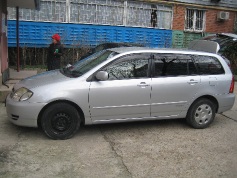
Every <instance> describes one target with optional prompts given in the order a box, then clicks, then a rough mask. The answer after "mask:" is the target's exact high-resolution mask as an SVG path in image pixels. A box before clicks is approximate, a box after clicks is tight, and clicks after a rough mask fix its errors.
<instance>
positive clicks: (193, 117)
mask: <svg viewBox="0 0 237 178" xmlns="http://www.w3.org/2000/svg"><path fill="white" fill-rule="evenodd" d="M215 115H216V105H215V104H214V103H213V102H212V101H210V100H209V99H206V98H202V99H199V100H197V101H196V102H195V103H193V104H192V105H191V107H190V109H189V111H188V114H187V117H186V120H187V122H188V123H189V125H191V126H192V127H193V128H196V129H203V128H206V127H208V126H209V125H210V124H211V123H212V122H213V120H214V118H215Z"/></svg>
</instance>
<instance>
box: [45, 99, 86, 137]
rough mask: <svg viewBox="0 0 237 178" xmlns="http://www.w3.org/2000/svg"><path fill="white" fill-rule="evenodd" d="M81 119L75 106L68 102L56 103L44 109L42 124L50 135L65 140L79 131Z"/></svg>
mask: <svg viewBox="0 0 237 178" xmlns="http://www.w3.org/2000/svg"><path fill="white" fill-rule="evenodd" d="M80 121H81V119H80V115H79V113H78V111H77V110H76V108H75V107H73V106H72V105H70V104H68V103H56V104H53V105H51V106H49V107H48V108H47V109H46V110H45V111H44V113H43V115H42V118H41V126H42V129H43V131H44V133H45V134H46V135H47V136H48V137H50V138H52V139H58V140H64V139H68V138H71V137H72V136H73V135H74V134H75V133H76V132H77V131H78V129H79V127H80Z"/></svg>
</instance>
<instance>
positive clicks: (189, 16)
mask: <svg viewBox="0 0 237 178" xmlns="http://www.w3.org/2000/svg"><path fill="white" fill-rule="evenodd" d="M204 28H205V10H198V9H187V10H186V18H185V30H186V31H195V32H203V31H204V30H205V29H204Z"/></svg>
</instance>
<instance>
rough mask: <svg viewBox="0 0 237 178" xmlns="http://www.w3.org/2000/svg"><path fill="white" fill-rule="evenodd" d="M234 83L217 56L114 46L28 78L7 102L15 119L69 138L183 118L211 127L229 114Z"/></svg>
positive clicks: (15, 87) (185, 51)
mask: <svg viewBox="0 0 237 178" xmlns="http://www.w3.org/2000/svg"><path fill="white" fill-rule="evenodd" d="M233 90H234V80H233V75H232V73H231V71H230V68H229V67H228V65H227V64H226V62H225V61H224V59H223V58H222V57H221V56H219V55H217V54H212V53H206V52H197V51H187V50H173V49H148V48H139V47H136V48H134V47H132V48H131V47H122V48H113V49H108V50H104V51H100V52H97V53H95V54H93V55H91V56H89V57H87V58H86V59H84V60H82V61H79V62H77V63H76V64H75V65H73V66H70V67H68V68H63V69H61V70H55V71H49V72H45V73H41V74H39V75H35V76H32V77H29V78H27V79H24V80H22V81H20V82H19V83H17V84H16V85H15V86H14V89H13V91H12V92H11V93H10V94H9V95H8V97H7V99H6V109H7V114H8V117H9V119H10V121H11V122H12V123H14V124H16V125H20V126H28V127H38V126H41V127H42V129H43V131H44V132H45V134H46V135H47V136H49V137H50V138H52V139H67V138H70V137H72V136H73V135H74V134H75V133H76V132H77V131H78V129H79V127H80V124H81V123H84V124H99V123H115V122H128V121H141V120H142V121H145V120H159V119H173V118H186V120H187V123H188V124H189V125H191V126H192V127H194V128H198V129H199V128H206V127H208V126H209V125H210V124H211V123H212V122H213V119H214V118H215V114H216V113H221V112H224V111H227V110H229V109H231V108H232V106H233V104H234V100H235V94H234V93H233Z"/></svg>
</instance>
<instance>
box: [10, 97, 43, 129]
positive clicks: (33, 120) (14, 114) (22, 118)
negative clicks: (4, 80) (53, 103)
mask: <svg viewBox="0 0 237 178" xmlns="http://www.w3.org/2000/svg"><path fill="white" fill-rule="evenodd" d="M46 104H47V103H31V102H28V101H22V102H16V101H13V100H12V99H11V98H10V95H8V96H7V98H6V111H7V116H8V119H9V120H10V121H11V122H12V123H13V124H15V125H19V126H26V127H38V124H37V119H38V115H39V113H40V111H41V109H42V108H43V107H44V106H45V105H46Z"/></svg>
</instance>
